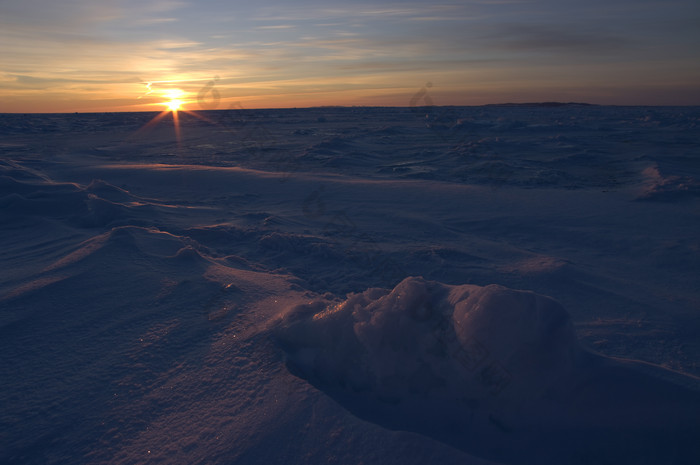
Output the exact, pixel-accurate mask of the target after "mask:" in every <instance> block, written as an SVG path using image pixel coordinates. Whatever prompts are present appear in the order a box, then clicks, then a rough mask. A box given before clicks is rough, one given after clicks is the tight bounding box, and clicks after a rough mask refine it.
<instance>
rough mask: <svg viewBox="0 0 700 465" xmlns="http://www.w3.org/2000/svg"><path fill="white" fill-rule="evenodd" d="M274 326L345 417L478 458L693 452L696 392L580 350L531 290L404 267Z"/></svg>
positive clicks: (565, 459)
mask: <svg viewBox="0 0 700 465" xmlns="http://www.w3.org/2000/svg"><path fill="white" fill-rule="evenodd" d="M276 337H277V340H278V341H279V343H280V345H281V347H282V348H283V349H284V350H285V352H286V354H287V365H288V367H289V369H290V371H291V372H292V373H294V374H296V375H297V376H299V377H302V378H304V379H307V380H308V381H309V382H310V383H311V384H313V385H314V386H316V387H317V388H319V389H321V390H323V391H324V392H326V393H327V394H329V395H330V396H331V397H333V398H334V399H335V400H337V401H338V402H339V403H341V404H342V405H343V406H344V407H346V408H347V409H348V410H350V411H351V412H353V413H354V414H356V415H358V416H359V417H361V418H364V419H366V420H369V421H372V422H375V423H378V424H380V425H382V426H385V427H388V428H391V429H398V430H408V431H415V432H419V433H422V434H425V435H428V436H431V437H433V438H435V439H438V440H440V441H443V442H445V443H448V444H450V445H452V446H455V447H457V448H460V449H462V450H464V451H466V452H468V453H470V454H474V455H477V456H480V457H484V458H486V459H489V460H499V461H503V462H505V463H522V464H530V463H532V464H534V463H608V462H607V461H608V460H613V459H614V461H613V462H611V463H647V462H643V461H641V462H640V461H639V460H647V457H653V458H654V460H656V461H655V462H653V463H694V462H692V460H695V459H697V458H699V457H700V454H698V452H700V451H698V449H697V448H696V446H694V445H693V444H694V443H693V442H692V441H690V440H689V437H690V436H688V434H687V433H688V432H690V431H692V432H698V431H700V428H699V427H698V426H699V425H698V421H697V419H696V418H697V417H693V416H692V415H696V414H697V413H700V393H698V392H697V391H694V390H689V389H687V388H684V387H681V386H680V385H677V384H675V383H673V382H670V381H668V380H664V379H662V378H663V377H664V376H663V370H662V369H660V368H659V369H657V370H656V371H654V369H652V373H651V374H650V373H649V370H648V369H647V370H645V371H642V370H640V369H639V368H637V367H636V366H635V364H634V363H631V362H623V361H616V360H613V359H608V358H605V357H601V356H599V355H595V354H592V353H590V352H587V351H585V350H584V349H582V348H581V346H580V345H579V344H578V341H577V339H576V336H575V333H574V329H573V325H572V323H571V320H570V318H569V316H568V314H567V312H566V310H564V308H563V307H562V306H561V305H560V304H559V303H557V302H556V301H554V300H552V299H550V298H548V297H544V296H541V295H537V294H535V293H532V292H527V291H516V290H511V289H507V288H504V287H502V286H497V285H489V286H485V287H481V286H474V285H462V286H451V285H445V284H441V283H438V282H431V281H426V280H424V279H423V278H416V277H411V278H407V279H405V280H404V281H402V282H401V283H399V284H398V285H397V286H396V287H395V288H394V289H393V290H391V291H389V290H384V289H376V288H375V289H369V290H367V291H365V292H363V293H360V294H352V295H350V296H349V297H348V298H347V300H345V301H343V302H340V303H333V302H328V301H324V300H323V299H321V300H316V301H311V302H308V303H305V304H302V305H298V306H295V307H293V308H290V309H289V310H288V311H287V312H285V313H284V315H283V316H282V317H281V318H280V321H279V326H278V327H277V329H276ZM647 368H648V367H647ZM636 382H638V383H639V384H635V383H636ZM680 399H682V401H681V400H680ZM651 401H653V402H655V404H656V405H655V406H654V407H653V408H651V409H648V408H646V407H647V405H646V402H651ZM676 401H677V402H682V403H678V404H676V403H674V402H676ZM661 404H663V405H664V407H663V408H659V406H660V405H661ZM683 409H685V413H682V414H681V413H680V412H681V411H683ZM691 412H693V413H691ZM623 415H634V417H635V420H636V421H638V422H640V423H631V422H630V418H625V417H623ZM615 428H620V429H619V430H617V429H615ZM665 428H668V430H666V429H665ZM668 431H674V432H673V433H668ZM679 431H680V432H683V434H681V433H679V434H678V435H677V436H675V434H676V433H678V432H679ZM611 438H617V439H620V440H622V439H624V441H623V442H620V443H617V442H616V441H615V440H613V441H611ZM669 450H673V453H670V452H669ZM665 454H670V455H669V456H672V457H673V461H672V462H668V461H664V460H665V459H666V458H667V457H666V456H665ZM585 457H589V459H592V460H594V461H593V462H581V461H580V460H584V458H585ZM649 463H651V462H649Z"/></svg>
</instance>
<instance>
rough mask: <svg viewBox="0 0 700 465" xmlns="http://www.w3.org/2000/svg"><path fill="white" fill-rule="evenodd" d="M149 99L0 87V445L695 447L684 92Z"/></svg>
mask: <svg viewBox="0 0 700 465" xmlns="http://www.w3.org/2000/svg"><path fill="white" fill-rule="evenodd" d="M154 116H156V114H150V113H121V114H85V115H82V114H75V115H0V136H1V139H0V221H1V223H0V244H1V245H2V248H0V257H1V258H0V260H1V267H0V463H3V464H5V463H7V464H14V463H17V464H57V463H73V464H79V463H96V464H97V463H111V464H133V463H188V464H196V463H202V464H205V463H206V464H232V463H235V464H253V463H280V464H282V463H284V464H316V463H319V464H320V463H323V464H326V463H328V464H374V463H377V464H378V463H381V464H421V465H424V464H426V463H441V464H480V465H486V464H497V463H503V464H511V463H512V464H536V463H537V464H546V463H558V464H562V465H565V464H613V463H614V464H643V463H649V464H652V463H653V464H655V465H660V464H691V463H692V464H696V463H700V446H698V444H700V441H696V439H697V438H700V387H699V386H700V382H699V381H700V380H699V378H698V376H700V337H698V336H700V279H698V277H699V274H700V273H699V271H700V153H699V152H698V148H699V147H700V108H697V107H597V106H579V105H564V106H551V105H549V106H548V105H525V106H484V107H454V108H451V107H414V108H317V109H290V110H255V111H245V110H227V111H210V112H198V113H197V116H198V117H194V116H191V115H189V114H186V113H183V112H180V113H179V121H180V131H179V140H178V137H177V136H176V132H175V130H174V128H173V120H172V117H171V116H167V117H165V118H163V119H162V120H160V121H158V122H157V123H156V124H150V125H149V121H151V120H152V119H153V118H154ZM545 296H548V297H545ZM630 360H637V361H641V362H646V363H641V362H633V361H630Z"/></svg>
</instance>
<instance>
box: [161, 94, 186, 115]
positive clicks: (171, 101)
mask: <svg viewBox="0 0 700 465" xmlns="http://www.w3.org/2000/svg"><path fill="white" fill-rule="evenodd" d="M184 96H185V92H183V91H182V89H168V90H166V91H165V92H163V97H165V98H167V99H168V101H166V102H163V104H164V105H165V106H166V107H167V108H168V110H170V111H172V112H173V113H174V112H176V111H178V110H180V109H181V107H182V105H183V104H184V103H185V102H184V101H183V100H182V97H184Z"/></svg>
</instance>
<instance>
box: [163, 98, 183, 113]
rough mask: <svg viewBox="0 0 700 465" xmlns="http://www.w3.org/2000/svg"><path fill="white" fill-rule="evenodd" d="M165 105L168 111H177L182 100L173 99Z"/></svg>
mask: <svg viewBox="0 0 700 465" xmlns="http://www.w3.org/2000/svg"><path fill="white" fill-rule="evenodd" d="M166 105H167V106H168V109H169V110H170V111H178V110H179V109H180V106H182V100H177V99H174V100H171V101H169V102H167V103H166Z"/></svg>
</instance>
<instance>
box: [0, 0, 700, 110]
mask: <svg viewBox="0 0 700 465" xmlns="http://www.w3.org/2000/svg"><path fill="white" fill-rule="evenodd" d="M172 100H179V101H180V102H181V103H182V108H185V109H188V110H199V109H215V108H218V109H228V108H251V109H252V108H287V107H311V106H325V105H343V106H352V105H358V106H375V105H376V106H410V105H429V104H434V105H481V104H487V103H505V102H521V103H522V102H536V101H565V102H568V101H575V102H587V103H597V104H613V105H700V2H698V0H666V1H657V0H587V1H582V0H577V1H572V0H534V1H529V0H494V1H489V0H475V1H472V0H462V1H440V0H437V1H427V0H425V1H421V2H414V1H403V2H390V1H372V2H369V1H352V0H345V1H334V0H325V1H310V0H300V1H294V2H292V1H287V2H282V1H275V2H273V1H264V0H257V1H250V0H248V1H237V0H227V1H223V0H197V1H194V0H193V1H189V0H155V1H147V0H101V1H94V0H62V1H51V0H9V1H8V0H0V112H22V113H29V112H47V113H48V112H90V111H97V112H101V111H159V110H163V109H164V108H165V106H164V105H165V104H166V103H168V102H170V101H172Z"/></svg>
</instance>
